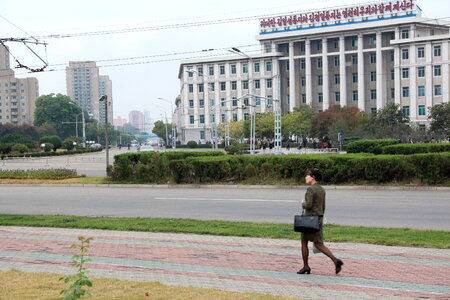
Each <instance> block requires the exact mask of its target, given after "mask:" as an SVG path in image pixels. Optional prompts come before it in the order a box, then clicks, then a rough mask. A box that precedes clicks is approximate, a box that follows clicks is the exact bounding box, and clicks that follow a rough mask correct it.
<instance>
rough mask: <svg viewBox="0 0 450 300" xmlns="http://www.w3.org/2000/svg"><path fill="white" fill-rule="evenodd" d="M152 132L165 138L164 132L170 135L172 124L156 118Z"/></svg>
mask: <svg viewBox="0 0 450 300" xmlns="http://www.w3.org/2000/svg"><path fill="white" fill-rule="evenodd" d="M166 126H167V127H166ZM166 130H167V131H166ZM152 132H153V133H154V134H156V135H157V136H159V137H160V138H162V139H164V140H166V132H167V136H169V135H172V124H168V123H164V122H163V121H160V120H158V121H156V122H155V124H154V127H153V130H152ZM166 142H167V143H168V142H169V141H166Z"/></svg>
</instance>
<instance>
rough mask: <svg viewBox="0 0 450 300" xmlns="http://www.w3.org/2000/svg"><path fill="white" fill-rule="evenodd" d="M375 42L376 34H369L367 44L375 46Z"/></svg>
mask: <svg viewBox="0 0 450 300" xmlns="http://www.w3.org/2000/svg"><path fill="white" fill-rule="evenodd" d="M376 44H377V36H376V35H371V36H369V46H375V45H376Z"/></svg>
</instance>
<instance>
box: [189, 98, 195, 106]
mask: <svg viewBox="0 0 450 300" xmlns="http://www.w3.org/2000/svg"><path fill="white" fill-rule="evenodd" d="M189 108H194V100H192V99H191V100H189Z"/></svg>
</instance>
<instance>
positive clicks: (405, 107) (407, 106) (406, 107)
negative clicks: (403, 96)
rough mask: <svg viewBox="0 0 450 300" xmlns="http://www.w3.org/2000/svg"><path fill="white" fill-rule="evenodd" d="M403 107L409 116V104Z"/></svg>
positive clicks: (404, 112) (405, 113)
mask: <svg viewBox="0 0 450 300" xmlns="http://www.w3.org/2000/svg"><path fill="white" fill-rule="evenodd" d="M402 108H403V114H404V115H405V116H409V105H405V106H403V107H402Z"/></svg>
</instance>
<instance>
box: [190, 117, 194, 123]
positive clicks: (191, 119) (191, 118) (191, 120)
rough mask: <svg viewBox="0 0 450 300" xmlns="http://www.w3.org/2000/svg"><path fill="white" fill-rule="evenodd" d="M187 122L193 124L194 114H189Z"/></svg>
mask: <svg viewBox="0 0 450 300" xmlns="http://www.w3.org/2000/svg"><path fill="white" fill-rule="evenodd" d="M189 124H194V116H193V115H189Z"/></svg>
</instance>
